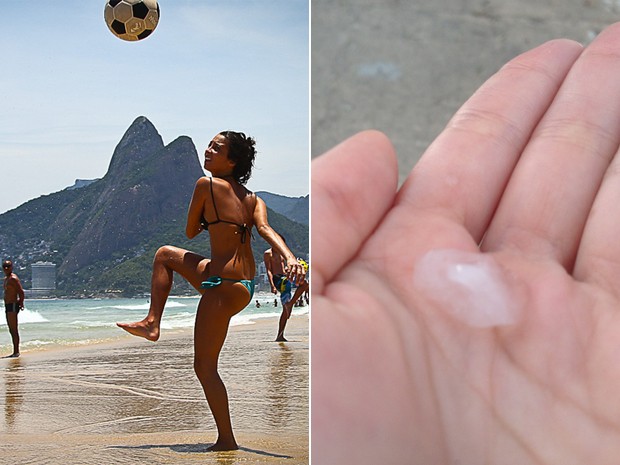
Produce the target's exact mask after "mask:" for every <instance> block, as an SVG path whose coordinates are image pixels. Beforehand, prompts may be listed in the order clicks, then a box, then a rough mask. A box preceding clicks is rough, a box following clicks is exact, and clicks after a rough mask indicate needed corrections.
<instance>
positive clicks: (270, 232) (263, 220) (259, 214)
mask: <svg viewBox="0 0 620 465" xmlns="http://www.w3.org/2000/svg"><path fill="white" fill-rule="evenodd" d="M254 224H255V225H256V230H257V231H258V234H260V235H261V237H262V238H263V239H265V240H266V241H267V242H268V243H269V245H271V247H273V248H274V249H275V250H276V251H277V252H278V253H279V254H280V255H281V256H282V257H284V260H286V274H287V277H288V278H289V279H291V280H295V282H297V283H301V282H303V281H304V279H305V276H306V270H305V268H304V267H303V266H302V265H301V264H300V263H299V262H298V261H297V258H296V257H295V255H293V252H291V250H290V249H289V248H288V247H287V246H286V243H285V242H284V240H282V238H281V237H280V235H279V234H278V233H277V232H275V231H274V229H273V228H272V227H271V226H269V222H268V221H267V206H266V205H265V202H264V201H263V200H262V199H261V198H260V197H256V208H255V209H254Z"/></svg>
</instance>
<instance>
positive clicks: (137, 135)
mask: <svg viewBox="0 0 620 465" xmlns="http://www.w3.org/2000/svg"><path fill="white" fill-rule="evenodd" d="M163 147H164V141H163V139H162V138H161V136H160V135H159V133H158V132H157V129H156V128H155V126H154V125H153V123H151V122H150V121H149V120H148V118H146V117H145V116H138V117H137V118H136V119H135V120H134V122H133V123H131V126H129V128H128V129H127V131H125V134H124V135H123V137H122V138H121V140H120V142H119V143H118V145H117V146H116V148H115V149H114V153H113V154H112V160H111V161H110V167H109V168H108V174H107V175H106V176H108V175H112V176H114V175H115V174H117V173H118V172H119V170H120V171H127V170H128V169H132V168H134V167H135V166H137V165H141V164H142V163H143V162H144V161H145V160H147V159H148V158H149V157H150V156H151V155H152V154H153V153H155V152H157V151H158V150H160V149H161V148H163Z"/></svg>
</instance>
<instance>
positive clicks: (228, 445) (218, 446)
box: [207, 439, 239, 452]
mask: <svg viewBox="0 0 620 465" xmlns="http://www.w3.org/2000/svg"><path fill="white" fill-rule="evenodd" d="M237 449H239V446H238V445H237V443H236V442H235V441H234V440H233V441H220V440H219V439H218V440H217V442H216V443H215V444H213V445H212V446H211V447H209V448H207V452H218V451H225V450H237Z"/></svg>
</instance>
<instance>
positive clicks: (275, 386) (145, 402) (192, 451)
mask: <svg viewBox="0 0 620 465" xmlns="http://www.w3.org/2000/svg"><path fill="white" fill-rule="evenodd" d="M308 320H309V318H308V315H300V316H293V317H292V318H291V320H289V323H288V325H287V331H286V336H287V338H288V339H289V342H287V343H276V342H273V339H274V338H275V332H276V329H277V319H275V318H269V319H265V320H261V321H259V322H257V323H255V324H253V325H244V326H236V327H232V328H231V330H230V332H229V335H228V338H227V341H226V343H225V345H224V349H223V350H222V354H221V356H220V375H221V376H222V379H223V380H224V383H225V384H226V387H227V389H228V395H229V399H230V408H231V416H232V421H233V427H234V429H235V435H236V438H237V442H238V443H239V445H240V447H241V449H240V450H238V451H232V452H205V449H206V448H207V447H208V446H210V445H211V444H213V442H214V441H215V439H216V429H215V424H214V422H213V417H212V415H211V412H210V411H209V407H208V405H207V403H206V400H205V399H204V394H203V392H202V388H201V386H200V384H199V382H198V380H197V378H196V376H195V375H194V372H193V368H192V353H193V350H192V339H193V338H192V333H191V332H183V333H181V334H179V333H176V334H166V333H164V334H163V335H162V338H161V339H160V341H158V342H157V343H151V342H148V341H145V340H141V339H138V338H134V337H131V336H128V337H127V338H126V339H123V340H122V341H120V342H116V343H110V344H95V345H90V346H82V347H76V348H68V349H57V350H49V351H41V352H31V353H25V354H23V355H22V357H20V358H19V359H2V360H0V373H1V375H0V376H1V378H0V386H1V387H2V390H0V415H1V412H4V417H3V418H1V417H0V463H19V464H35V463H36V464H63V465H71V464H109V463H132V464H136V463H150V464H160V463H161V464H193V463H200V464H218V465H236V464H287V465H301V464H308V463H309V459H308V455H309V448H308V411H309V409H308V386H309V383H308V373H309V363H308V354H309V351H308V347H309V336H308V335H309V331H308ZM119 331H120V330H119Z"/></svg>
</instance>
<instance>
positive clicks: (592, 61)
mask: <svg viewBox="0 0 620 465" xmlns="http://www.w3.org/2000/svg"><path fill="white" fill-rule="evenodd" d="M619 41H620V24H616V25H614V26H611V27H609V28H608V29H606V30H605V31H604V32H603V33H602V34H601V35H600V36H599V37H598V38H597V39H596V40H595V41H594V42H593V43H592V44H591V45H590V46H589V47H588V48H587V49H586V50H585V51H584V52H583V53H582V54H581V55H580V57H579V59H578V60H577V61H576V62H575V64H574V65H573V67H572V68H571V70H570V73H569V74H568V76H567V78H566V80H565V81H564V83H563V84H562V87H561V89H560V90H559V92H558V95H557V97H556V99H555V101H554V102H553V104H552V105H551V107H550V108H549V110H548V111H547V113H546V114H545V116H544V118H543V119H542V120H541V122H540V124H539V125H538V127H537V128H536V131H535V133H534V134H533V136H532V140H531V141H530V143H529V144H528V147H527V149H526V151H525V152H524V154H523V156H522V157H521V160H520V161H519V163H518V165H517V167H516V168H515V172H514V174H513V176H512V177H511V179H510V183H509V184H508V187H507V189H506V192H505V194H504V196H503V198H502V201H501V203H500V205H499V207H498V211H497V213H496V215H495V216H494V218H493V222H492V224H491V226H490V228H489V231H488V233H487V236H486V237H485V243H484V246H483V248H484V250H498V249H503V248H509V249H516V250H518V251H519V252H521V253H524V254H527V255H536V256H543V257H548V258H551V259H553V260H557V261H558V262H559V263H560V264H562V265H563V266H564V267H565V268H566V269H567V270H569V271H571V270H572V268H573V264H574V260H575V255H576V253H577V247H578V244H579V241H580V238H581V234H582V232H583V227H584V224H585V221H586V218H587V216H588V212H589V211H590V209H591V207H592V202H593V200H594V197H595V194H596V192H597V190H598V188H599V186H600V183H601V179H602V177H603V175H604V173H605V170H606V169H607V167H608V165H609V162H610V160H611V158H612V157H613V154H614V153H615V151H616V148H617V146H618V143H619V142H620V132H619V131H618V128H620V106H619V105H617V102H618V101H619V100H620V80H618V75H619V74H620V47H619V46H618V42H619Z"/></svg>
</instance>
